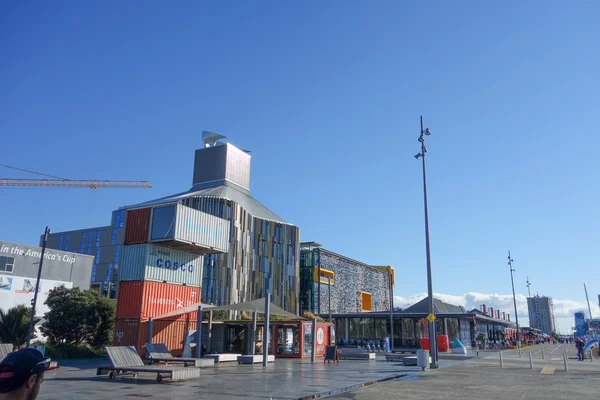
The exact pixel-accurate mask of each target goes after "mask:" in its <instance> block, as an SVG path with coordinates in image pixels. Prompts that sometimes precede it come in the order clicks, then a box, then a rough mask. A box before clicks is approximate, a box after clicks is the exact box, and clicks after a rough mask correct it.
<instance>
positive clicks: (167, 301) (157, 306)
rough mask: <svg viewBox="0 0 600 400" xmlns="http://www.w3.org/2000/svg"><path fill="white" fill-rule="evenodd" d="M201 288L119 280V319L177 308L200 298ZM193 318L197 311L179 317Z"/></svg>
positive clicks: (160, 313)
mask: <svg viewBox="0 0 600 400" xmlns="http://www.w3.org/2000/svg"><path fill="white" fill-rule="evenodd" d="M201 293H202V290H201V288H199V287H197V286H188V285H176V284H174V283H163V282H153V281H128V282H120V283H119V296H118V298H117V318H118V319H147V318H154V317H157V316H160V315H163V314H166V313H168V312H171V311H174V310H176V309H178V308H182V307H186V306H189V305H192V304H195V303H198V302H200V296H201ZM186 315H187V316H189V318H190V319H192V320H196V319H197V313H190V314H183V315H181V316H179V317H177V318H178V319H185V318H186Z"/></svg>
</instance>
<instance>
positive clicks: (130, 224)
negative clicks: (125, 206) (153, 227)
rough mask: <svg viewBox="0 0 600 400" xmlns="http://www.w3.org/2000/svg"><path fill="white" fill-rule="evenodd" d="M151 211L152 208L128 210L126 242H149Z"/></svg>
mask: <svg viewBox="0 0 600 400" xmlns="http://www.w3.org/2000/svg"><path fill="white" fill-rule="evenodd" d="M151 211H152V210H151V209H150V208H140V209H137V210H127V219H126V225H125V244H140V243H148V234H149V232H150V214H151Z"/></svg>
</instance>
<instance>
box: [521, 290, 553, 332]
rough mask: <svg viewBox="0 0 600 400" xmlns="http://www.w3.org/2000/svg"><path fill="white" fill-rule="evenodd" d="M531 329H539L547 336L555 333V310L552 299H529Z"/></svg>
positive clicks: (537, 297) (539, 297)
mask: <svg viewBox="0 0 600 400" xmlns="http://www.w3.org/2000/svg"><path fill="white" fill-rule="evenodd" d="M527 309H528V310H529V327H531V328H535V329H539V330H540V331H542V332H544V333H545V334H547V335H551V334H552V333H554V310H553V304H552V298H550V297H546V296H539V295H536V296H532V297H528V298H527Z"/></svg>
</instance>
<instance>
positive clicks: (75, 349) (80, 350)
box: [46, 343, 103, 360]
mask: <svg viewBox="0 0 600 400" xmlns="http://www.w3.org/2000/svg"><path fill="white" fill-rule="evenodd" d="M102 353H103V350H102V349H94V348H91V347H89V346H86V345H79V346H77V345H73V344H70V343H58V344H53V345H52V344H49V343H47V344H46V356H47V357H50V358H52V359H61V360H64V359H69V358H94V357H98V356H100V354H102Z"/></svg>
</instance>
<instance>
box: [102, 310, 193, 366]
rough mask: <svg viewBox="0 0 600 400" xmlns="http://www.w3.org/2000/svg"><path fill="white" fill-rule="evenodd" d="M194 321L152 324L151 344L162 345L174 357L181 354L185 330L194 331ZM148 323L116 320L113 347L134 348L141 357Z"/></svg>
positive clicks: (168, 321) (165, 321)
mask: <svg viewBox="0 0 600 400" xmlns="http://www.w3.org/2000/svg"><path fill="white" fill-rule="evenodd" d="M196 327H197V322H196V321H186V320H178V321H173V320H163V319H157V320H156V321H153V322H152V343H164V344H165V345H166V346H167V349H169V351H170V352H171V354H173V355H174V356H175V357H177V356H180V355H181V354H182V353H183V341H184V335H185V331H186V330H196ZM147 339H148V322H147V321H140V320H135V319H118V320H117V321H116V324H115V338H114V345H115V346H134V347H135V348H136V350H137V351H138V353H139V354H140V356H141V357H144V355H145V353H146V348H145V346H146V342H147V341H148V340H147Z"/></svg>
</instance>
